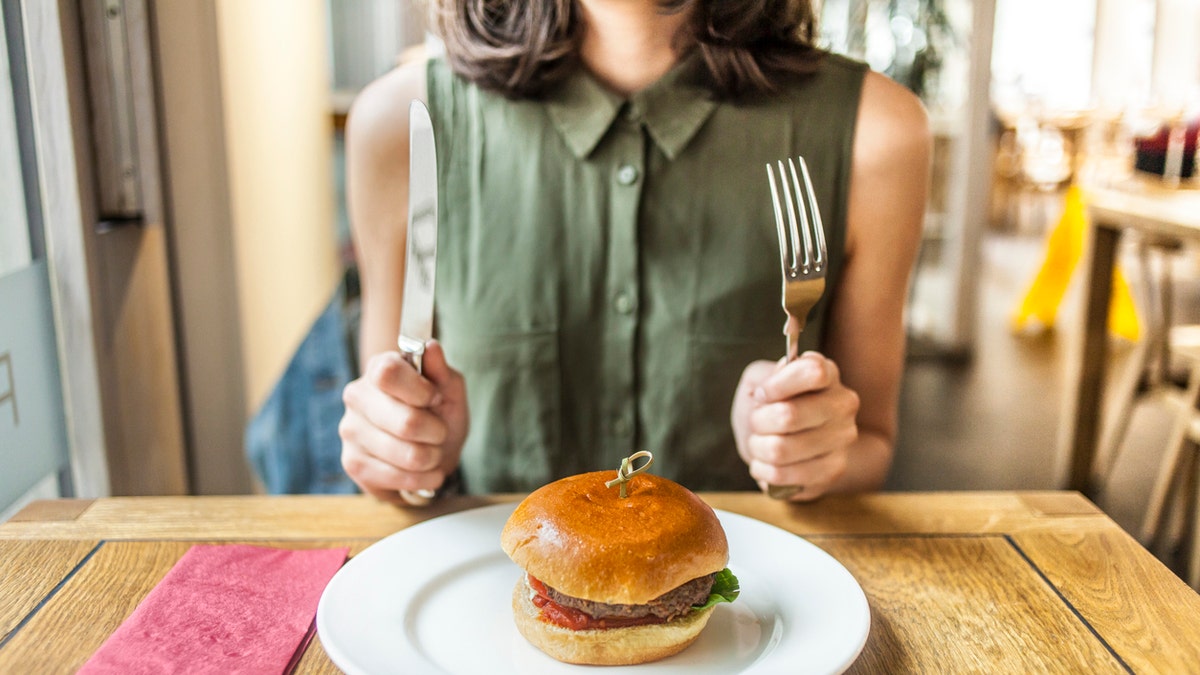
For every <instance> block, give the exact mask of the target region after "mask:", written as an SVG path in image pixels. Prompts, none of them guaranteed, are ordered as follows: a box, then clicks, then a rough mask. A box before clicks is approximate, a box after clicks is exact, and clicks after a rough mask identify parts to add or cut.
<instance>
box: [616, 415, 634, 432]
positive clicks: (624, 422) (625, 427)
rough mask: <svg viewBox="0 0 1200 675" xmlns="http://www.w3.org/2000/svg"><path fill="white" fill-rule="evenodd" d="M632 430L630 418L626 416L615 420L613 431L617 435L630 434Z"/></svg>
mask: <svg viewBox="0 0 1200 675" xmlns="http://www.w3.org/2000/svg"><path fill="white" fill-rule="evenodd" d="M629 431H630V425H629V419H628V418H626V417H625V416H620V417H617V418H616V419H614V420H613V433H614V434H616V435H617V436H628V435H629Z"/></svg>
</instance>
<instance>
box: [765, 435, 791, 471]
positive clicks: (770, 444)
mask: <svg viewBox="0 0 1200 675" xmlns="http://www.w3.org/2000/svg"><path fill="white" fill-rule="evenodd" d="M787 446H788V444H787V441H786V440H785V439H784V438H783V437H782V436H765V437H763V442H762V456H763V460H764V461H766V462H767V463H768V464H772V465H775V464H782V463H783V462H784V460H785V459H787V454H788V447H787Z"/></svg>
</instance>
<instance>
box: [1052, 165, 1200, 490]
mask: <svg viewBox="0 0 1200 675" xmlns="http://www.w3.org/2000/svg"><path fill="white" fill-rule="evenodd" d="M1086 194H1087V200H1088V213H1089V215H1090V218H1089V220H1090V223H1091V227H1090V236H1089V238H1088V245H1087V251H1088V253H1087V255H1086V264H1085V266H1084V267H1085V278H1084V286H1083V288H1084V306H1083V317H1082V319H1081V327H1080V330H1079V332H1078V340H1079V345H1078V348H1077V350H1076V352H1075V354H1074V359H1075V363H1074V368H1073V372H1074V375H1073V377H1072V382H1071V390H1070V391H1069V392H1068V397H1067V399H1066V410H1065V415H1064V420H1066V423H1067V425H1068V427H1067V431H1068V434H1069V437H1068V439H1067V443H1068V467H1067V472H1068V473H1067V481H1066V487H1067V488H1068V489H1071V490H1079V491H1080V492H1083V493H1084V494H1087V495H1094V494H1095V488H1096V487H1097V486H1096V485H1094V484H1093V465H1094V463H1095V459H1096V447H1097V445H1098V443H1099V440H1100V431H1101V416H1102V413H1103V403H1104V388H1105V384H1106V370H1107V366H1108V309H1109V301H1110V299H1111V298H1112V275H1113V267H1114V266H1115V265H1116V256H1117V244H1118V243H1120V239H1121V234H1122V232H1124V231H1126V230H1134V231H1138V232H1141V233H1143V234H1145V235H1151V236H1165V237H1172V238H1179V239H1194V240H1200V190H1193V189H1166V188H1162V187H1156V186H1155V185H1154V184H1153V183H1151V182H1149V181H1147V180H1138V179H1129V180H1127V181H1125V182H1123V183H1121V184H1119V185H1114V186H1110V187H1089V188H1087V191H1086Z"/></svg>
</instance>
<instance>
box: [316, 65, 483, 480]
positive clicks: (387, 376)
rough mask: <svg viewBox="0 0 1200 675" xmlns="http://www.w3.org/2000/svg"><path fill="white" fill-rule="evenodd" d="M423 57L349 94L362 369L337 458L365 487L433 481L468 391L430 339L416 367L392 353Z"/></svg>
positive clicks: (449, 451) (455, 446)
mask: <svg viewBox="0 0 1200 675" xmlns="http://www.w3.org/2000/svg"><path fill="white" fill-rule="evenodd" d="M425 68H426V63H425V61H423V60H422V61H414V62H411V63H410V64H408V65H405V66H402V67H400V68H397V69H396V70H395V71H393V72H391V73H389V74H387V75H385V76H383V77H382V78H380V79H379V80H377V81H375V82H373V83H372V84H371V85H369V86H368V87H367V88H366V89H364V90H363V92H362V93H361V94H360V95H359V96H358V98H357V99H356V100H355V102H354V105H353V106H352V108H351V110H350V117H349V120H348V124H347V127H346V160H347V165H346V184H347V195H348V202H349V209H350V222H351V227H352V232H353V234H354V243H355V254H356V256H357V259H358V265H359V271H360V277H361V279H362V325H361V329H360V330H361V345H360V354H361V359H362V364H361V365H362V373H363V374H362V376H361V377H360V378H359V379H357V380H355V381H353V382H351V383H350V384H348V385H346V388H345V390H344V391H343V392H342V399H343V400H344V401H345V403H346V413H345V415H343V417H342V421H341V423H340V424H339V425H338V433H339V435H340V436H341V438H342V466H343V467H344V468H345V469H346V473H347V475H349V476H350V478H352V479H353V480H354V482H355V483H357V484H358V485H359V486H360V487H361V488H362V489H363V491H364V492H367V493H369V494H372V495H374V496H376V497H378V498H380V499H384V500H387V501H391V502H395V503H403V500H402V499H401V497H400V494H399V491H401V490H421V489H428V490H432V489H436V488H437V487H438V486H440V485H441V484H442V482H443V481H444V480H445V478H446V476H447V475H448V474H449V473H450V472H452V471H453V470H454V468H455V467H456V466H457V465H458V458H459V454H460V453H461V451H462V444H463V440H464V439H465V438H466V433H467V426H468V422H467V404H466V389H465V387H464V384H463V381H462V377H461V376H460V375H459V374H458V373H457V372H455V371H454V370H452V369H451V368H450V367H449V366H448V365H447V364H446V360H445V356H444V355H443V353H442V350H441V348H440V347H439V346H438V345H437V343H436V342H432V343H430V345H429V347H428V349H427V350H426V353H425V358H424V366H425V370H424V374H423V375H422V374H421V373H418V372H417V371H416V370H415V369H414V368H413V367H412V366H411V365H409V364H408V363H407V362H405V361H403V360H402V359H401V358H400V355H399V354H398V353H397V352H396V337H397V333H398V331H399V326H400V309H401V308H400V304H401V300H402V299H403V292H404V257H405V236H406V231H407V226H408V154H409V151H408V108H409V104H410V102H411V101H412V100H413V99H422V100H424V98H425V88H426V84H425Z"/></svg>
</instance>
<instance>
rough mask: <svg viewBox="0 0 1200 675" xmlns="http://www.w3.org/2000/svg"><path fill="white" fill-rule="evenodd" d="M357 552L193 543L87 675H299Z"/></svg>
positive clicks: (108, 643)
mask: <svg viewBox="0 0 1200 675" xmlns="http://www.w3.org/2000/svg"><path fill="white" fill-rule="evenodd" d="M348 553H349V549H346V548H335V549H311V550H289V549H277V548H263V547H259V546H244V545H225V546H210V545H198V546H193V547H192V548H191V549H189V550H188V552H187V553H186V554H184V556H183V557H182V558H180V559H179V562H178V563H176V564H175V567H173V568H172V569H171V571H170V572H168V573H167V576H166V577H164V578H163V580H162V581H161V582H159V584H158V586H156V587H155V588H154V590H152V591H150V594H149V595H147V596H146V598H145V599H144V600H142V602H141V604H139V605H138V606H137V609H135V610H133V614H131V615H130V616H129V618H127V619H126V620H125V622H124V623H122V624H121V626H120V627H119V628H117V630H116V632H114V633H113V634H112V635H110V636H109V638H108V640H106V641H105V642H104V644H103V645H101V646H100V649H98V650H97V651H96V653H95V654H93V655H92V658H90V659H89V660H88V662H87V663H85V664H84V665H83V668H82V669H80V671H79V672H80V673H88V674H92V673H122V674H126V673H130V674H137V673H222V674H224V673H272V674H276V675H277V674H279V673H286V672H290V671H291V670H292V669H293V668H294V667H295V663H294V661H296V660H298V659H299V655H300V654H302V653H303V649H302V647H304V646H305V645H307V644H308V642H309V641H310V640H311V639H312V625H313V618H314V617H315V615H316V611H317V602H318V601H319V600H320V599H321V592H322V591H323V590H324V589H325V585H326V584H327V583H329V580H330V579H331V578H332V577H333V575H334V573H335V572H337V571H338V568H340V567H341V566H342V564H343V563H344V562H345V561H346V555H347V554H348Z"/></svg>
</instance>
